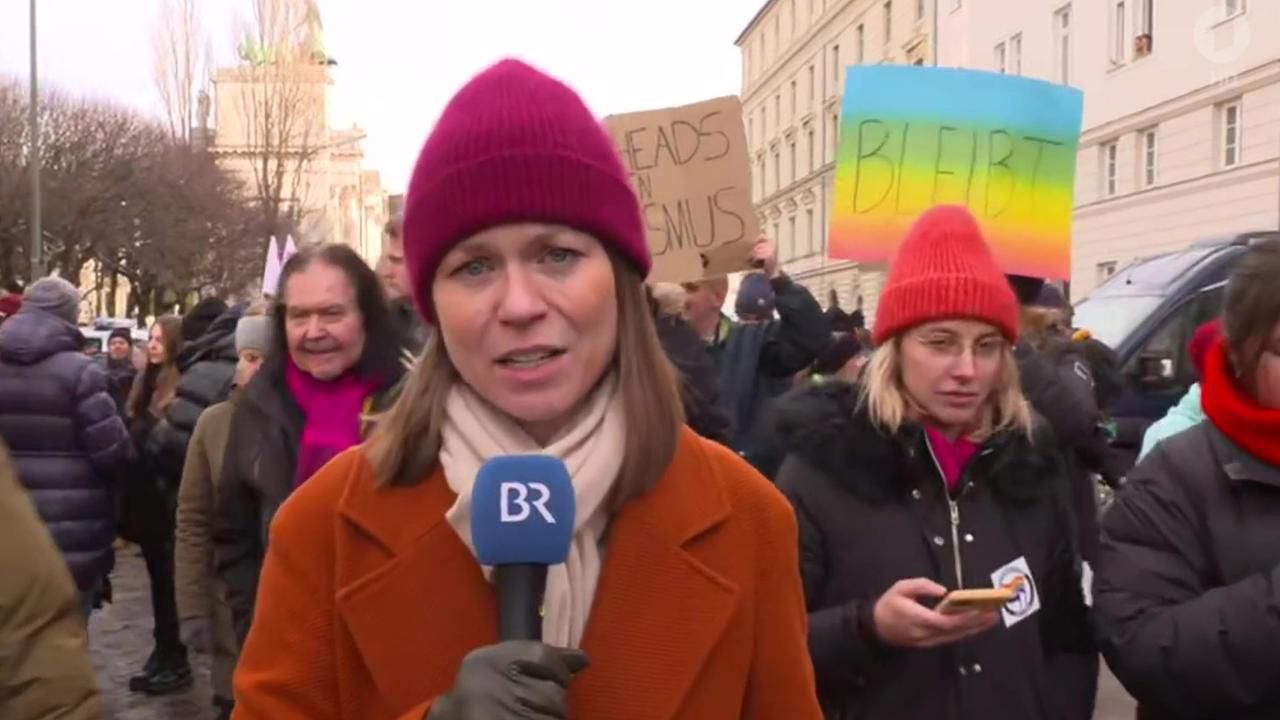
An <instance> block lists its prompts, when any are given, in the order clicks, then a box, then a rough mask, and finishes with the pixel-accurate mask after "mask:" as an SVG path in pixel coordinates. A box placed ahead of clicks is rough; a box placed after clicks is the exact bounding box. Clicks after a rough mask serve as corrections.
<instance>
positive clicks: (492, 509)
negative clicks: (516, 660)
mask: <svg viewBox="0 0 1280 720" xmlns="http://www.w3.org/2000/svg"><path fill="white" fill-rule="evenodd" d="M573 521H574V497H573V483H572V482H571V481H570V479H569V470H568V468H566V467H565V465H564V463H563V462H562V461H561V460H560V459H559V458H554V457H551V456H549V455H503V456H499V457H495V458H492V459H490V460H489V461H488V462H486V463H485V464H484V465H482V466H481V467H480V471H479V472H478V473H477V474H476V482H475V486H474V487H473V488H472V490H471V543H472V545H474V546H475V549H476V559H477V560H478V561H479V562H480V564H481V565H490V566H492V567H493V580H494V584H495V585H496V586H497V590H498V603H499V608H500V610H499V616H498V617H499V630H500V634H501V638H502V640H504V641H506V640H539V641H540V640H542V613H541V608H542V596H543V592H544V591H545V590H546V586H547V567H548V566H549V565H559V564H560V563H563V562H564V561H565V560H566V559H567V558H568V557H569V543H570V541H571V540H572V538H573Z"/></svg>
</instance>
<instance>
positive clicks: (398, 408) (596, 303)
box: [233, 60, 821, 720]
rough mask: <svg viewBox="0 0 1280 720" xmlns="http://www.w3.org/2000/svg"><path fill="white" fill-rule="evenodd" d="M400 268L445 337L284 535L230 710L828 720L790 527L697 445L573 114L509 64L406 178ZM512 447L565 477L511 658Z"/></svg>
mask: <svg viewBox="0 0 1280 720" xmlns="http://www.w3.org/2000/svg"><path fill="white" fill-rule="evenodd" d="M404 253H405V261H406V263H407V264H408V268H409V274H410V279H411V281H412V292H413V294H414V298H415V301H416V304H417V307H418V309H419V311H420V312H421V313H422V314H423V315H424V317H425V318H426V319H427V320H428V321H429V322H430V323H431V325H432V326H433V327H434V328H435V329H436V333H435V335H434V337H433V339H432V341H431V342H430V344H429V345H428V348H427V350H426V351H425V354H424V355H423V357H422V358H421V360H420V362H419V363H418V364H417V366H416V367H415V368H414V369H413V371H412V374H411V375H410V376H409V379H408V381H407V384H406V386H405V387H404V388H403V391H402V394H401V396H400V399H399V401H398V402H397V404H396V405H395V407H394V408H393V409H392V410H391V411H390V412H389V413H388V414H387V415H385V416H384V417H382V418H381V420H380V422H379V423H378V428H377V430H376V431H375V433H374V435H373V437H372V438H371V440H370V442H369V444H368V445H367V446H362V447H358V448H355V449H353V450H350V451H348V452H347V453H345V454H343V455H340V456H339V457H338V458H336V459H335V460H333V461H332V462H331V463H330V464H329V465H327V466H326V467H325V468H323V469H322V470H320V471H319V473H317V474H316V475H315V476H313V477H312V479H311V480H310V481H308V482H307V484H306V485H304V486H303V487H302V488H301V489H299V490H298V491H297V492H296V493H295V494H294V495H293V496H291V497H290V498H289V501H288V503H287V504H286V505H285V506H284V507H283V508H282V509H281V510H280V512H279V514H278V515H277V516H276V517H275V520H274V522H273V524H272V528H271V541H270V545H269V550H268V552H267V558H266V562H265V566H264V568H263V572H262V579H261V584H260V589H259V592H258V600H257V606H256V612H255V616H254V623H253V629H252V630H251V632H250V634H249V637H248V640H247V643H246V645H245V648H244V651H243V654H242V655H241V659H240V665H239V668H238V670H237V675H236V681H235V691H236V709H235V714H234V715H233V717H234V718H237V719H238V720H340V719H341V720H422V719H423V718H428V719H429V720H504V719H506V718H539V719H542V720H552V719H559V718H567V717H574V718H588V719H589V720H659V719H661V720H730V719H731V718H747V719H751V720H777V719H780V718H786V719H787V720H816V719H817V718H819V717H821V713H820V710H819V708H818V703H817V698H816V695H815V690H814V681H813V672H812V669H811V668H810V667H809V664H808V662H807V657H806V653H805V608H804V595H803V590H802V588H801V584H800V574H799V568H798V562H797V557H796V553H795V537H796V524H795V516H794V514H793V513H792V511H791V508H790V507H789V506H788V504H787V501H786V499H785V498H783V497H782V496H781V495H780V494H779V493H778V492H777V491H776V490H775V489H774V488H773V487H772V486H771V485H770V484H769V483H768V481H766V480H765V479H764V478H762V477H761V476H760V475H759V474H757V473H756V471H755V470H753V469H752V468H751V467H750V466H748V465H747V464H746V463H745V462H744V461H743V460H741V459H740V458H739V457H737V456H736V455H735V454H734V453H733V452H732V451H730V450H727V449H725V448H723V447H721V446H720V445H717V444H715V443H712V442H711V441H708V440H704V439H702V438H700V437H699V436H698V435H696V434H695V433H694V432H693V431H691V430H690V429H688V428H687V427H685V426H684V423H683V420H684V418H683V415H682V410H681V398H680V392H679V389H678V385H677V380H676V375H675V372H674V370H673V369H672V367H671V364H670V362H669V361H668V360H667V358H666V355H665V354H664V352H663V350H662V346H661V344H660V343H659V340H658V336H657V334H656V332H655V330H654V326H653V317H652V313H651V312H650V308H649V305H648V297H647V295H646V291H645V288H644V285H643V281H644V277H645V275H646V274H647V273H648V271H649V267H650V262H651V261H650V256H649V251H648V247H647V245H646V241H645V229H644V222H643V219H642V217H641V212H640V208H639V204H638V202H637V198H636V196H635V194H634V193H633V191H632V189H631V186H630V184H629V181H628V177H627V174H626V172H625V170H624V169H623V166H622V163H621V161H620V159H619V157H618V155H617V151H616V149H615V148H614V146H613V144H612V142H611V140H610V139H609V137H608V135H607V134H606V133H605V132H604V130H603V129H602V127H601V126H600V125H599V123H598V122H597V120H596V119H595V118H594V117H593V116H592V115H591V113H590V112H589V111H588V110H587V108H586V106H585V105H584V104H583V102H582V101H581V99H579V98H578V96H577V95H576V94H575V93H574V92H573V91H572V90H571V89H569V88H568V87H566V86H565V85H563V84H561V83H560V82H558V81H557V80H554V79H552V78H550V77H547V76H546V75H544V74H542V73H540V72H538V71H537V70H534V69H532V68H530V67H529V66H527V65H525V64H523V63H520V62H517V61H511V60H508V61H504V62H501V63H499V64H497V65H495V66H494V67H492V68H490V69H488V70H486V71H485V72H483V73H481V74H480V75H478V76H477V77H475V78H473V79H472V80H471V81H470V82H469V83H468V84H467V85H466V86H465V87H464V88H462V90H460V91H459V92H458V94H457V95H456V96H454V98H453V99H452V100H451V101H450V103H449V105H448V106H447V107H446V109H445V111H444V115H443V116H442V117H441V119H440V121H439V122H438V124H437V125H436V127H435V129H434V130H433V131H432V133H431V136H430V137H429V138H428V139H427V142H426V145H425V147H424V148H423V150H422V154H421V156H420V157H419V159H418V163H417V166H416V167H415V169H414V172H413V177H412V180H411V182H410V185H409V192H408V195H407V199H406V215H405V225H404ZM513 454H538V455H549V456H552V457H554V458H559V459H560V460H562V461H563V462H564V466H565V468H566V469H567V471H568V473H569V476H570V478H571V485H572V490H571V492H572V495H573V500H574V507H575V511H574V513H573V520H572V524H571V530H570V532H571V539H570V544H569V549H568V553H567V560H566V561H565V562H563V563H560V564H555V565H551V566H550V567H549V568H548V570H547V575H546V583H545V591H544V592H543V594H542V598H541V600H542V601H541V603H540V606H541V611H540V613H541V638H542V641H541V642H538V641H532V640H507V641H500V639H499V623H498V594H497V593H496V592H495V589H494V584H493V582H492V578H493V576H494V569H493V568H492V567H490V566H487V565H486V564H483V563H481V562H480V560H479V559H478V558H477V549H476V545H475V543H473V535H472V528H471V509H472V489H473V484H474V483H475V482H476V477H477V472H478V470H479V469H480V468H481V467H482V466H483V465H485V463H486V462H487V461H489V460H490V459H491V458H495V457H498V456H505V455H513ZM544 487H545V486H544ZM529 492H532V491H531V490H530V491H529ZM477 497H478V495H477ZM476 502H477V505H479V502H480V501H479V500H478V499H477V501H476ZM530 504H536V502H535V501H530ZM539 507H542V506H539ZM544 512H545V508H544ZM551 517H552V520H553V521H555V520H559V521H560V522H564V521H565V518H564V517H559V518H556V517H555V516H551ZM480 536H481V534H480V533H477V537H480ZM530 634H532V633H530Z"/></svg>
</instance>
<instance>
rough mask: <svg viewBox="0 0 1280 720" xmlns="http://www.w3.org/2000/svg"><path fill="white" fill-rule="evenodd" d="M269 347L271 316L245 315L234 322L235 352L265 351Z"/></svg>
mask: <svg viewBox="0 0 1280 720" xmlns="http://www.w3.org/2000/svg"><path fill="white" fill-rule="evenodd" d="M269 347H271V318H269V317H267V316H266V315H246V316H245V317H242V318H240V320H239V321H238V322H236V352H237V353H241V352H244V351H245V350H257V351H258V352H261V353H265V352H266V351H267V348H269Z"/></svg>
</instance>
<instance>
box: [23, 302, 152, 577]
mask: <svg viewBox="0 0 1280 720" xmlns="http://www.w3.org/2000/svg"><path fill="white" fill-rule="evenodd" d="M83 342H84V338H83V335H81V333H80V330H79V329H78V328H76V326H74V325H72V324H71V323H69V322H67V321H65V320H63V319H62V318H59V317H57V316H55V315H53V314H51V313H47V312H44V311H43V310H39V309H36V308H34V307H30V306H28V307H24V308H23V310H21V311H19V312H18V314H17V315H14V316H13V317H11V318H9V319H8V320H6V321H5V323H4V326H3V327H2V328H0V438H3V439H4V441H5V442H6V443H8V445H9V447H10V449H11V450H12V452H13V458H14V466H15V468H16V469H17V472H18V479H19V480H20V481H21V482H22V484H23V485H25V486H26V488H27V490H29V491H30V492H31V497H32V499H34V500H35V503H36V509H37V510H38V511H39V512H40V517H42V518H43V519H44V521H45V523H46V524H47V525H48V526H49V530H50V532H51V533H52V534H53V538H54V541H55V542H56V543H57V544H58V547H59V549H61V550H62V555H63V557H64V558H65V559H66V561H67V564H68V565H69V566H70V568H71V573H72V575H73V576H74V577H75V580H76V585H77V586H78V587H79V588H80V589H81V590H87V589H89V588H91V587H93V586H94V585H96V584H97V582H98V581H99V580H100V579H102V577H103V576H105V575H106V574H107V573H108V572H109V571H110V570H111V567H112V565H113V564H114V554H113V552H112V550H111V542H112V540H113V539H114V536H115V511H114V505H113V502H112V494H111V483H110V480H109V478H110V477H111V472H112V471H113V470H114V469H115V468H116V467H118V466H119V465H121V464H122V463H124V462H125V461H127V460H128V459H129V456H130V453H131V448H130V444H129V435H128V432H127V430H126V429H125V425H124V421H123V420H122V419H121V418H120V416H119V415H118V414H117V413H116V405H115V402H114V401H112V399H111V396H110V395H108V394H107V380H106V375H105V374H104V373H103V371H102V368H101V367H100V366H99V365H98V363H95V362H94V361H93V360H92V359H90V358H89V357H87V356H85V355H84V354H83V353H82V352H81V351H80V348H81V346H82V344H83Z"/></svg>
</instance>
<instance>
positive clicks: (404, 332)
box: [390, 300, 431, 357]
mask: <svg viewBox="0 0 1280 720" xmlns="http://www.w3.org/2000/svg"><path fill="white" fill-rule="evenodd" d="M390 310H391V322H392V324H393V325H394V326H395V333H396V337H397V338H398V339H399V342H400V347H401V348H403V350H404V352H405V353H406V354H407V355H408V356H410V357H417V356H418V355H419V354H421V353H422V350H423V348H425V347H426V346H427V340H430V339H431V328H429V327H428V326H427V324H426V323H424V322H422V316H420V315H418V311H417V309H416V308H414V306H413V302H412V301H411V300H400V301H396V302H393V303H391V304H390Z"/></svg>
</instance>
